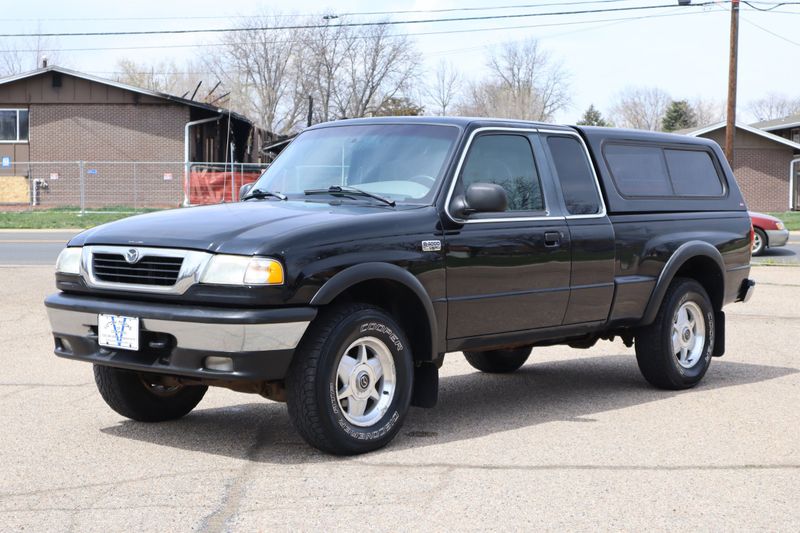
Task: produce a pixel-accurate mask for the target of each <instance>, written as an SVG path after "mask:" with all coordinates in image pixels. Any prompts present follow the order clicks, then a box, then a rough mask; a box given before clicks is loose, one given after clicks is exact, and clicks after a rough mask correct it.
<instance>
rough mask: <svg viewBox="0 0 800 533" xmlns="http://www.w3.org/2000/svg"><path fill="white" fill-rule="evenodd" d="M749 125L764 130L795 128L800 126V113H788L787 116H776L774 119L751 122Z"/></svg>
mask: <svg viewBox="0 0 800 533" xmlns="http://www.w3.org/2000/svg"><path fill="white" fill-rule="evenodd" d="M751 126H753V127H754V128H758V129H760V130H764V131H775V130H782V129H786V128H797V127H800V115H789V116H788V117H783V118H776V119H774V120H764V121H762V122H756V123H754V124H751Z"/></svg>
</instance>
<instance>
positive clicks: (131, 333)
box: [97, 315, 139, 350]
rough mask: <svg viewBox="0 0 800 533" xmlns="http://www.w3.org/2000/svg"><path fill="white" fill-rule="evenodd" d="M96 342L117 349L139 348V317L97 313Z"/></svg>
mask: <svg viewBox="0 0 800 533" xmlns="http://www.w3.org/2000/svg"><path fill="white" fill-rule="evenodd" d="M97 342H98V343H99V344H100V346H105V347H107V348H116V349H118V350H138V349H139V318H138V317H132V316H119V315H97Z"/></svg>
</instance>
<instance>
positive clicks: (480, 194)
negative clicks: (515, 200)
mask: <svg viewBox="0 0 800 533" xmlns="http://www.w3.org/2000/svg"><path fill="white" fill-rule="evenodd" d="M507 208H508V195H507V194H506V190H505V189H503V187H501V186H500V185H496V184H494V183H473V184H472V185H470V186H469V187H467V192H466V193H465V194H464V196H458V197H456V198H455V199H454V200H453V205H452V209H453V214H454V215H456V216H457V217H466V216H469V215H470V214H472V213H502V212H503V211H505V210H506V209H507Z"/></svg>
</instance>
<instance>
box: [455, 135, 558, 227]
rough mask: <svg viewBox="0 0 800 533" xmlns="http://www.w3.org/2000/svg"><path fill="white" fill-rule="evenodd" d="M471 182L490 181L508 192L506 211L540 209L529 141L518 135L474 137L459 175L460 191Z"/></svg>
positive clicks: (536, 177)
mask: <svg viewBox="0 0 800 533" xmlns="http://www.w3.org/2000/svg"><path fill="white" fill-rule="evenodd" d="M473 183H494V184H497V185H500V186H501V187H503V189H505V191H506V194H507V195H508V211H544V196H543V194H542V185H541V183H540V181H539V174H538V172H537V171H536V164H535V162H534V159H533V150H532V148H531V144H530V141H528V139H527V137H524V136H522V135H506V134H491V135H481V136H480V137H477V138H476V139H475V140H474V141H473V142H472V145H471V146H470V148H469V153H468V154H467V158H466V160H465V161H464V167H463V169H462V171H461V177H460V178H459V184H458V186H459V189H460V191H462V192H463V191H466V190H467V187H469V186H470V185H471V184H473Z"/></svg>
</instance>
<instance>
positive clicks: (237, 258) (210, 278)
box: [200, 255, 283, 285]
mask: <svg viewBox="0 0 800 533" xmlns="http://www.w3.org/2000/svg"><path fill="white" fill-rule="evenodd" d="M200 283H209V284H214V285H281V284H282V283H283V265H281V263H280V262H279V261H276V260H274V259H267V258H266V257H245V256H241V255H215V256H214V257H212V258H211V261H210V262H209V263H208V266H207V267H206V270H205V272H203V275H202V276H201V277H200Z"/></svg>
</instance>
